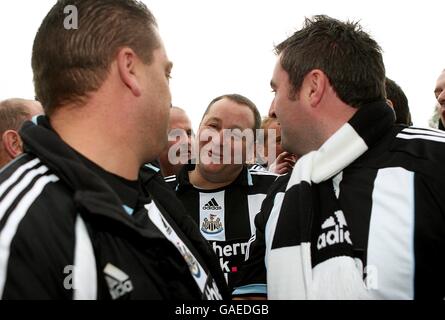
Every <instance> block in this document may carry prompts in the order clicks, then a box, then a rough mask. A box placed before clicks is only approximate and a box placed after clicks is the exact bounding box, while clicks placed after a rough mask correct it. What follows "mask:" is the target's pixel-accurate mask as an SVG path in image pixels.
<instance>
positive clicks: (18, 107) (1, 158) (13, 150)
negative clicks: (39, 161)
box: [0, 98, 43, 168]
mask: <svg viewBox="0 0 445 320" xmlns="http://www.w3.org/2000/svg"><path fill="white" fill-rule="evenodd" d="M38 114H43V108H42V105H41V104H40V103H39V102H38V101H34V100H25V99H19V98H12V99H7V100H4V101H1V102H0V141H1V144H0V168H2V167H3V166H5V165H6V164H8V163H9V162H10V161H11V160H13V159H15V158H16V157H18V156H19V155H21V154H22V153H23V142H22V139H20V135H19V133H18V131H19V129H20V127H21V126H22V124H23V123H24V122H25V121H27V120H31V118H32V117H34V116H35V115H38Z"/></svg>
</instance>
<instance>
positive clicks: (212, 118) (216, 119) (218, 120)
mask: <svg viewBox="0 0 445 320" xmlns="http://www.w3.org/2000/svg"><path fill="white" fill-rule="evenodd" d="M207 121H217V122H221V119H220V118H217V117H209V118H208V119H207V120H206V122H207Z"/></svg>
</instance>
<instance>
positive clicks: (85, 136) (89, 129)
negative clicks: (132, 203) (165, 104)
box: [50, 107, 142, 180]
mask: <svg viewBox="0 0 445 320" xmlns="http://www.w3.org/2000/svg"><path fill="white" fill-rule="evenodd" d="M79 108H83V107H79ZM84 111H85V112H83V114H88V113H89V112H88V110H84ZM50 122H51V126H52V127H53V128H54V130H55V131H56V132H57V133H58V134H59V136H60V137H61V138H62V140H63V141H65V143H67V144H68V145H69V146H70V147H72V148H73V149H74V150H76V151H77V152H79V153H80V154H82V155H83V156H84V157H86V158H87V159H89V160H90V161H92V162H94V163H95V164H97V165H98V166H100V167H101V168H103V169H104V170H106V171H108V172H111V173H113V174H115V175H118V176H120V177H123V178H125V179H127V180H137V178H138V175H139V169H140V167H141V165H142V163H141V161H140V160H139V159H138V157H137V155H136V153H135V151H134V149H132V147H133V146H132V144H131V142H130V141H129V140H130V139H128V136H125V135H124V134H122V132H119V131H116V130H114V129H115V128H116V126H115V125H114V124H111V123H110V122H109V121H107V119H106V118H104V117H103V116H102V117H97V118H96V117H95V116H94V114H91V113H90V115H89V116H88V117H86V116H84V115H80V113H79V112H73V113H71V112H69V111H68V112H63V111H62V112H59V113H58V114H57V115H54V116H52V117H51V119H50Z"/></svg>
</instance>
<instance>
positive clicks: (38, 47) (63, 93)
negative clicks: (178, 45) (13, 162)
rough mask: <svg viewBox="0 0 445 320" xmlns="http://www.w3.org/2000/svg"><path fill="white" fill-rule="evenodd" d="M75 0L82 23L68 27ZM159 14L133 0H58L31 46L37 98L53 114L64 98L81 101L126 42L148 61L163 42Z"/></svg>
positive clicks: (65, 101)
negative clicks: (69, 15)
mask: <svg viewBox="0 0 445 320" xmlns="http://www.w3.org/2000/svg"><path fill="white" fill-rule="evenodd" d="M67 6H74V7H75V8H77V12H78V23H77V28H78V29H69V28H68V29H65V25H64V22H65V19H66V18H67V14H66V13H64V9H65V8H66V7H67ZM156 26H157V24H156V20H155V18H154V16H153V15H152V14H151V12H150V11H149V10H148V9H147V7H146V6H145V5H144V4H143V3H141V2H139V1H135V0H59V1H57V3H56V4H55V5H54V6H53V7H52V9H51V10H50V11H49V13H48V14H47V16H46V17H45V19H44V20H43V22H42V24H41V26H40V28H39V30H38V32H37V35H36V38H35V40H34V46H33V51H32V69H33V72H34V86H35V92H36V99H37V100H39V101H40V102H41V104H42V106H43V108H44V109H45V113H46V114H47V115H48V116H50V115H51V114H52V113H53V111H54V109H55V108H57V107H59V106H62V105H64V104H66V103H83V102H84V101H85V98H86V97H87V95H88V93H90V92H94V91H96V90H97V89H99V88H100V86H101V85H102V83H103V81H104V80H105V79H106V76H107V74H108V71H109V69H110V66H111V62H112V61H113V59H114V58H115V56H116V54H117V52H118V50H119V49H120V48H122V47H124V46H128V47H130V48H132V49H133V50H134V51H135V52H136V54H137V55H138V56H139V58H141V60H142V61H143V62H144V63H146V64H149V63H150V62H151V60H152V58H153V51H154V50H155V49H157V48H158V47H159V46H160V42H159V39H158V37H157V34H156V30H155V29H156Z"/></svg>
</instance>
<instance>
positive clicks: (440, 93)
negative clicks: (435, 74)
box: [434, 69, 445, 130]
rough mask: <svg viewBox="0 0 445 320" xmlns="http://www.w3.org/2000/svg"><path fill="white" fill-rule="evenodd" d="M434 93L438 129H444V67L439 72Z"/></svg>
mask: <svg viewBox="0 0 445 320" xmlns="http://www.w3.org/2000/svg"><path fill="white" fill-rule="evenodd" d="M434 95H435V96H436V99H437V102H438V103H439V105H440V107H439V115H440V117H439V129H440V130H445V69H444V70H443V71H442V73H441V74H440V76H439V78H437V81H436V88H435V89H434Z"/></svg>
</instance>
